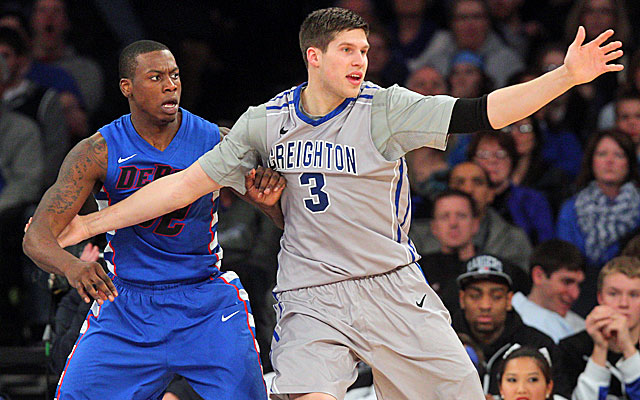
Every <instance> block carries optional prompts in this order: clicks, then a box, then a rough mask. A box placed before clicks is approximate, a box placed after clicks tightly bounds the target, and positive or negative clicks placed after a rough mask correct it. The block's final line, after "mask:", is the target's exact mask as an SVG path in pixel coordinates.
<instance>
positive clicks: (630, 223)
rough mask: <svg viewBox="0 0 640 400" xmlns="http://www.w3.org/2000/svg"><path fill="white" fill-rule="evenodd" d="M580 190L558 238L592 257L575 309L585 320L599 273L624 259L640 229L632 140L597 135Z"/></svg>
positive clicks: (566, 208)
mask: <svg viewBox="0 0 640 400" xmlns="http://www.w3.org/2000/svg"><path fill="white" fill-rule="evenodd" d="M576 188H577V190H578V193H577V194H576V195H575V196H573V197H571V198H570V199H568V200H567V201H565V202H564V204H563V205H562V208H561V209H560V213H559V215H558V225H557V236H558V238H559V239H563V240H566V241H568V242H571V243H573V244H574V245H576V246H577V247H578V248H579V249H580V250H581V251H582V253H583V254H584V255H585V256H586V258H587V269H586V279H585V283H584V284H583V287H582V292H581V293H580V298H579V299H578V301H577V302H576V306H575V307H576V311H577V312H578V313H580V314H585V315H586V313H588V312H589V311H590V310H591V308H592V307H593V306H594V305H595V303H596V284H595V282H596V278H597V275H598V272H599V271H600V268H601V267H602V266H603V265H604V264H605V263H606V262H607V261H609V260H610V259H612V258H613V257H615V256H616V255H618V254H619V252H620V250H621V245H623V244H624V242H625V240H626V238H627V237H630V236H631V235H632V234H633V233H634V232H635V231H636V230H637V229H638V227H639V226H640V173H638V161H637V159H636V154H635V148H634V145H633V142H632V141H631V139H630V138H629V136H627V135H625V134H624V133H622V132H619V131H615V130H613V131H601V132H598V133H596V134H594V135H593V136H592V137H591V139H590V140H589V143H588V145H587V148H586V150H585V153H584V158H583V161H582V168H581V171H580V174H579V175H578V178H577V180H576Z"/></svg>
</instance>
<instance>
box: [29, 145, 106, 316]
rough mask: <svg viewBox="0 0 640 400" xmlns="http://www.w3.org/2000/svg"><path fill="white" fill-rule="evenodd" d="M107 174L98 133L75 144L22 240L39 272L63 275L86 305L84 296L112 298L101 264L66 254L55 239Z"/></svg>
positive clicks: (104, 156)
mask: <svg viewBox="0 0 640 400" xmlns="http://www.w3.org/2000/svg"><path fill="white" fill-rule="evenodd" d="M106 171H107V144H106V141H105V140H104V138H103V137H102V135H101V134H100V133H96V134H94V135H93V136H91V137H89V138H87V139H84V140H83V141H81V142H80V143H78V144H77V145H76V146H75V147H74V148H73V149H71V151H70V152H69V154H68V155H67V156H66V158H65V160H64V162H63V163H62V166H61V167H60V172H59V174H58V178H57V180H56V182H55V183H54V184H53V186H51V187H50V188H49V190H47V192H46V193H45V194H44V196H43V197H42V199H41V200H40V204H39V205H38V208H37V209H36V212H35V214H34V216H33V220H32V222H31V226H30V228H29V229H28V230H27V232H26V233H25V236H24V240H23V249H24V252H25V254H26V255H27V256H29V258H31V259H32V260H33V261H34V262H35V263H36V265H38V267H40V268H41V269H43V270H45V271H47V272H52V273H56V274H61V275H64V276H65V277H66V278H67V280H68V281H69V284H70V285H71V286H73V287H74V288H76V289H77V290H78V293H79V294H80V295H81V296H82V297H83V299H84V300H85V301H86V302H89V297H88V295H87V294H89V295H91V296H92V297H93V298H94V299H96V300H98V302H100V304H102V301H104V300H107V299H110V300H112V299H113V296H114V295H116V292H115V287H114V286H113V283H112V282H111V280H110V279H109V277H108V276H107V275H106V274H105V273H104V271H103V270H102V267H101V266H100V264H98V263H96V262H86V261H81V260H79V259H78V258H76V257H74V256H73V255H71V253H69V252H67V251H65V250H64V249H63V248H62V247H60V245H59V244H58V242H57V240H56V237H57V236H58V234H59V233H60V232H61V231H62V230H63V228H64V227H65V226H66V225H67V224H68V223H69V221H71V219H72V218H73V217H74V216H75V215H76V214H77V213H78V211H79V210H80V208H81V207H82V205H83V204H84V202H85V200H86V199H87V197H88V196H89V195H90V194H91V192H92V190H93V188H94V186H95V185H96V183H98V182H100V181H103V180H104V177H105V175H106Z"/></svg>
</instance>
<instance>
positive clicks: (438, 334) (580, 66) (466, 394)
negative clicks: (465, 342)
mask: <svg viewBox="0 0 640 400" xmlns="http://www.w3.org/2000/svg"><path fill="white" fill-rule="evenodd" d="M367 34H368V26H367V24H366V22H365V21H363V20H362V19H361V18H360V17H359V16H358V15H356V14H354V13H353V12H351V11H348V10H344V9H340V8H329V9H323V10H318V11H315V12H313V13H311V14H310V15H309V16H308V17H307V18H306V20H305V21H304V22H303V24H302V27H301V29H300V47H301V50H302V53H303V57H304V61H305V63H306V65H307V70H308V82H307V83H304V84H302V85H300V86H297V87H294V88H292V89H290V90H287V91H285V92H283V93H281V94H279V95H277V96H276V97H274V98H273V99H271V100H270V101H269V102H267V103H265V104H263V105H261V106H258V107H252V108H249V110H248V111H247V112H246V113H245V114H244V115H243V116H242V117H241V118H240V119H239V120H238V121H237V123H236V124H235V125H234V127H233V129H232V130H231V132H230V133H229V135H227V136H226V138H225V139H224V140H223V141H222V142H221V143H220V144H219V145H218V146H216V147H215V148H214V149H213V150H211V151H210V152H209V153H207V154H206V155H204V156H203V157H202V158H200V159H199V160H198V162H196V163H194V164H193V165H192V166H191V167H189V168H187V169H186V170H184V171H182V172H178V173H176V174H173V175H169V176H167V177H164V178H162V179H159V180H156V181H154V182H153V183H151V184H149V185H147V186H145V187H144V188H142V189H140V190H139V191H138V192H136V194H134V195H133V196H131V197H129V198H128V199H126V200H124V201H122V202H120V203H118V204H116V205H115V206H112V207H108V208H106V209H104V210H102V211H100V212H99V213H95V214H90V215H88V216H84V217H77V218H76V219H74V220H73V221H72V223H71V224H70V226H69V227H68V228H67V230H66V231H65V232H63V235H62V236H61V237H60V238H59V240H60V241H61V242H62V244H63V245H66V244H69V243H73V242H76V241H78V240H80V239H82V238H83V237H86V236H91V235H95V234H98V233H99V232H104V231H107V230H111V229H116V228H120V227H124V226H128V225H132V224H136V223H139V222H142V221H146V220H149V219H151V218H154V217H156V216H159V215H162V214H165V213H167V212H170V211H172V210H174V209H177V208H180V207H183V206H185V205H187V204H189V203H190V202H192V201H193V200H195V199H196V198H198V197H200V196H202V195H204V194H206V193H208V192H210V191H213V190H216V189H218V188H220V187H221V186H231V187H233V188H235V189H236V190H238V191H240V192H243V191H244V187H243V182H244V174H245V173H246V171H248V170H250V169H251V168H253V167H254V166H255V165H256V164H257V163H258V161H259V160H260V159H261V160H262V162H263V163H268V164H269V166H271V167H272V168H274V169H276V170H278V171H279V172H280V174H282V175H283V176H284V177H285V178H286V181H287V188H286V189H285V190H284V192H283V194H282V198H281V205H282V212H283V215H284V221H285V231H284V235H283V237H282V241H281V247H282V249H281V252H280V255H279V270H278V280H277V287H276V289H275V293H276V297H277V299H278V304H277V305H276V308H277V312H278V324H277V326H276V329H275V332H274V339H273V342H272V363H273V366H274V369H275V371H276V377H275V379H274V381H273V384H272V388H271V391H272V395H271V396H272V397H273V398H275V399H302V400H332V399H342V398H343V397H344V395H345V392H346V390H347V388H348V387H349V385H350V384H351V383H352V382H353V381H354V380H355V379H356V363H357V361H358V360H363V361H364V362H366V363H367V364H369V365H370V366H371V368H372V370H373V376H374V385H375V389H376V393H377V395H378V398H380V399H393V400H397V399H411V400H415V399H424V398H427V399H435V398H438V399H451V400H453V399H478V400H480V399H484V395H483V393H482V388H481V387H480V382H479V379H478V376H477V373H476V372H475V369H474V367H473V365H472V364H471V361H470V360H469V357H468V356H467V354H466V353H465V351H464V349H463V347H462V345H461V344H460V342H459V340H458V338H457V336H456V334H455V333H454V331H453V330H452V328H451V326H450V324H449V320H450V319H449V314H448V313H447V311H446V309H445V307H444V306H443V305H442V303H441V302H440V300H439V299H438V297H437V295H436V294H435V293H434V292H433V291H432V290H431V288H429V286H428V285H427V283H426V282H425V280H424V277H423V276H422V273H421V272H420V270H419V267H418V266H417V264H416V263H415V261H417V260H418V258H419V255H418V254H417V253H416V251H415V249H414V247H413V245H412V243H411V241H410V239H409V238H408V236H407V232H408V231H409V222H410V220H411V215H410V204H409V187H408V179H407V165H406V163H405V161H404V158H403V157H404V155H405V153H406V152H408V151H410V150H412V149H415V148H417V147H421V146H430V147H435V148H439V149H444V148H445V147H446V143H447V135H448V134H450V133H458V132H473V131H476V130H481V129H492V128H495V129H499V128H502V127H504V126H507V125H509V124H511V123H513V122H515V121H518V120H520V119H522V118H524V117H526V116H528V115H530V114H531V113H533V112H535V111H536V110H538V109H540V108H541V107H542V106H544V105H545V104H547V103H548V102H550V101H551V100H553V99H554V98H556V97H558V96H559V95H561V94H562V93H564V92H565V91H567V90H568V89H570V88H571V87H573V86H575V85H577V84H580V83H584V82H589V81H591V80H593V79H594V78H596V77H597V76H599V75H601V74H603V73H605V72H608V71H620V70H622V68H623V67H622V65H616V64H607V63H608V62H610V61H612V60H615V59H617V58H619V57H620V56H621V55H622V52H621V51H620V50H618V49H619V48H620V47H621V43H620V42H617V41H616V42H610V43H608V44H605V42H606V41H607V39H608V38H610V37H611V35H612V34H613V32H612V31H607V32H605V33H603V34H602V35H600V36H599V37H598V38H596V39H595V40H594V41H592V42H590V43H587V44H584V45H583V41H584V38H585V32H584V29H583V28H579V30H578V34H577V36H576V39H575V41H574V43H573V44H571V46H570V47H569V50H568V52H567V56H566V58H565V64H564V65H563V66H561V67H559V68H557V69H556V70H554V71H551V72H548V73H547V74H545V75H543V76H541V77H539V78H537V79H534V80H532V81H530V82H527V83H523V84H520V85H516V86H511V87H507V88H502V89H499V90H496V91H494V92H492V93H491V94H489V95H488V96H485V97H483V98H480V99H455V98H451V97H447V96H435V97H424V96H421V95H419V94H416V93H413V92H410V91H408V90H406V89H403V88H400V87H398V86H393V87H391V88H388V89H382V88H380V87H378V86H376V85H375V84H372V83H369V82H366V81H364V75H365V72H366V69H367V51H368V49H369V44H368V41H367ZM265 193H268V190H267V189H265Z"/></svg>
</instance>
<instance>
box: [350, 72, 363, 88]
mask: <svg viewBox="0 0 640 400" xmlns="http://www.w3.org/2000/svg"><path fill="white" fill-rule="evenodd" d="M363 77H364V74H363V73H362V72H352V73H350V74H349V75H347V80H348V81H349V83H351V84H352V85H354V86H360V83H362V78H363Z"/></svg>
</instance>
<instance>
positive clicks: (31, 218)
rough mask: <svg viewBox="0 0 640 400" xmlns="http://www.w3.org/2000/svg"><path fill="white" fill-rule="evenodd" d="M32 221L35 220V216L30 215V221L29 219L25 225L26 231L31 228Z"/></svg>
mask: <svg viewBox="0 0 640 400" xmlns="http://www.w3.org/2000/svg"><path fill="white" fill-rule="evenodd" d="M31 221H33V217H29V221H27V224H26V225H25V226H24V233H27V231H28V230H29V227H30V226H31Z"/></svg>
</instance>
